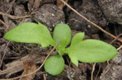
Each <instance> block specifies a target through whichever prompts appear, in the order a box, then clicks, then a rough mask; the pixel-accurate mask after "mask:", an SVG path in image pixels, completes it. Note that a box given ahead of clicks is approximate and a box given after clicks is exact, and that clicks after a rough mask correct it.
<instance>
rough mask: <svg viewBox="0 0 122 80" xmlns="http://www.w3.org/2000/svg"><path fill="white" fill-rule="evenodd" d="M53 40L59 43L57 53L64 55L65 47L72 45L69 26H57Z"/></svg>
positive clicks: (61, 24)
mask: <svg viewBox="0 0 122 80" xmlns="http://www.w3.org/2000/svg"><path fill="white" fill-rule="evenodd" d="M53 38H54V40H55V41H56V43H57V45H58V46H57V51H58V52H59V53H60V54H63V53H64V51H65V47H66V46H67V45H68V44H69V43H70V40H71V29H70V27H69V26H68V25H67V24H63V23H60V24H57V25H56V27H55V29H54V32H53Z"/></svg>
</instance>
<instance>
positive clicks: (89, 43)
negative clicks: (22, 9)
mask: <svg viewBox="0 0 122 80" xmlns="http://www.w3.org/2000/svg"><path fill="white" fill-rule="evenodd" d="M67 52H68V55H69V57H70V59H71V61H72V62H73V63H74V64H75V65H78V61H81V62H87V63H97V62H105V61H108V60H110V59H112V58H113V57H115V56H116V55H117V50H116V48H114V47H113V46H112V45H110V44H108V43H105V42H103V41H100V40H93V39H88V40H84V41H81V42H79V43H78V44H73V45H72V46H70V47H69V48H68V49H67Z"/></svg>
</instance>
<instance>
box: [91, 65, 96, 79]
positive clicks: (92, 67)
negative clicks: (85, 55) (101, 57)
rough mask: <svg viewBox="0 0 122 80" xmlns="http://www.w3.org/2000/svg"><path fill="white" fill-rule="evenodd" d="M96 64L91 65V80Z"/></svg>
mask: <svg viewBox="0 0 122 80" xmlns="http://www.w3.org/2000/svg"><path fill="white" fill-rule="evenodd" d="M95 66H96V63H94V64H93V67H92V71H91V80H94V70H95Z"/></svg>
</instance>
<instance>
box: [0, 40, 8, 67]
mask: <svg viewBox="0 0 122 80" xmlns="http://www.w3.org/2000/svg"><path fill="white" fill-rule="evenodd" d="M8 45H9V42H8V43H7V44H6V46H5V48H4V50H3V56H2V59H1V61H0V67H1V66H2V64H3V60H4V57H5V55H6V49H7V47H8Z"/></svg>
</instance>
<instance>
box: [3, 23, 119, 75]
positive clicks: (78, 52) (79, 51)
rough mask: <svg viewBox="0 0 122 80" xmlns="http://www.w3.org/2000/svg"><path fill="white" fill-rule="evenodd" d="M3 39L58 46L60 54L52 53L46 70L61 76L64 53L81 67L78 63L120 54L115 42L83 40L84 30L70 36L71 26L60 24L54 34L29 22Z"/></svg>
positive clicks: (44, 27) (19, 26)
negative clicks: (113, 44)
mask: <svg viewBox="0 0 122 80" xmlns="http://www.w3.org/2000/svg"><path fill="white" fill-rule="evenodd" d="M4 38H5V39H6V40H9V41H14V42H21V43H35V44H39V45H41V47H43V48H45V47H49V46H50V45H51V46H53V47H55V46H57V47H56V50H57V54H56V55H54V56H50V57H49V58H48V59H47V61H46V62H45V65H44V68H45V71H46V72H48V73H49V74H51V75H58V74H60V73H61V72H62V71H63V70H64V65H65V63H64V59H63V57H62V56H63V55H64V54H65V55H68V56H69V58H70V59H71V62H72V63H73V64H75V65H76V66H78V62H79V61H80V62H85V63H99V62H105V61H108V60H110V59H112V58H113V57H115V56H116V55H117V50H116V48H115V47H113V46H112V45H110V44H108V43H105V42H103V41H100V40H95V39H87V40H84V33H83V32H79V33H77V34H75V36H73V38H71V29H70V27H69V26H68V25H67V24H63V23H60V24H57V25H56V26H55V29H54V31H53V35H52V36H51V34H50V31H49V30H48V29H47V27H46V26H45V25H43V24H41V23H32V22H26V23H22V24H19V25H18V26H16V27H15V28H14V29H12V30H10V31H8V32H7V33H6V34H5V35H4Z"/></svg>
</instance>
